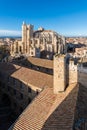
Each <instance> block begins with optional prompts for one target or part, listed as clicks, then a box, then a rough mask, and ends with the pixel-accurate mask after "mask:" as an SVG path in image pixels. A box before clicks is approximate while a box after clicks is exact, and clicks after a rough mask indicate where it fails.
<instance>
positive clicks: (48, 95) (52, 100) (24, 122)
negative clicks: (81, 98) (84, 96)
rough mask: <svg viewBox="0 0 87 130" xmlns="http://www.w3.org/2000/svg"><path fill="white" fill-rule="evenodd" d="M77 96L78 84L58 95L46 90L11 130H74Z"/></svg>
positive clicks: (49, 89)
mask: <svg viewBox="0 0 87 130" xmlns="http://www.w3.org/2000/svg"><path fill="white" fill-rule="evenodd" d="M77 95H78V86H77V85H76V84H72V85H71V86H69V87H68V89H67V90H66V91H65V92H63V93H59V94H57V95H55V94H54V93H53V89H52V88H50V87H49V88H45V89H44V90H43V91H42V92H41V93H40V94H39V95H38V96H37V97H36V98H35V99H34V100H33V102H32V103H31V104H30V105H29V106H28V107H27V108H26V109H25V110H24V112H23V113H22V114H21V115H20V116H19V118H18V119H17V120H16V122H15V123H14V124H13V125H12V126H11V127H10V129H9V130H72V127H73V121H74V111H75V107H76V101H77Z"/></svg>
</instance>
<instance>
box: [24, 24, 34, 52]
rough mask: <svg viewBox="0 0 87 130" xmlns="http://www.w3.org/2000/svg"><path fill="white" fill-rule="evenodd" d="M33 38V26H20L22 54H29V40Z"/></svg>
mask: <svg viewBox="0 0 87 130" xmlns="http://www.w3.org/2000/svg"><path fill="white" fill-rule="evenodd" d="M31 38H33V25H26V24H25V23H24V22H23V25H22V43H23V50H24V53H29V44H30V39H31Z"/></svg>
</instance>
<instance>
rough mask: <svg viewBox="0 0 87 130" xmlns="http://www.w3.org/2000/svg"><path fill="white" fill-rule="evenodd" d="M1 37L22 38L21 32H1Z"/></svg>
mask: <svg viewBox="0 0 87 130" xmlns="http://www.w3.org/2000/svg"><path fill="white" fill-rule="evenodd" d="M0 36H21V31H16V30H0Z"/></svg>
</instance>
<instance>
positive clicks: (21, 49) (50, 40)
mask: <svg viewBox="0 0 87 130" xmlns="http://www.w3.org/2000/svg"><path fill="white" fill-rule="evenodd" d="M55 53H59V54H60V53H61V54H62V53H65V38H64V37H63V36H61V35H59V34H58V33H56V32H54V31H51V30H45V29H44V28H42V27H40V28H39V29H38V30H37V31H34V26H33V25H31V24H30V25H26V24H25V23H23V25H22V41H15V42H14V43H13V44H12V45H11V55H12V56H15V55H16V54H19V55H21V54H25V55H27V56H35V57H41V56H42V57H45V58H48V59H52V57H53V54H55ZM44 55H45V56H44Z"/></svg>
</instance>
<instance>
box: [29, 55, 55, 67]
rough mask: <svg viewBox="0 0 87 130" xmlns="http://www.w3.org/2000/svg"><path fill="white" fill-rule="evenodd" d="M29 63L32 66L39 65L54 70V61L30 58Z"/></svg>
mask: <svg viewBox="0 0 87 130" xmlns="http://www.w3.org/2000/svg"><path fill="white" fill-rule="evenodd" d="M28 61H30V62H31V63H32V64H34V65H37V66H41V67H44V68H49V69H53V61H52V60H47V59H40V58H35V57H31V56H29V57H28Z"/></svg>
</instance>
